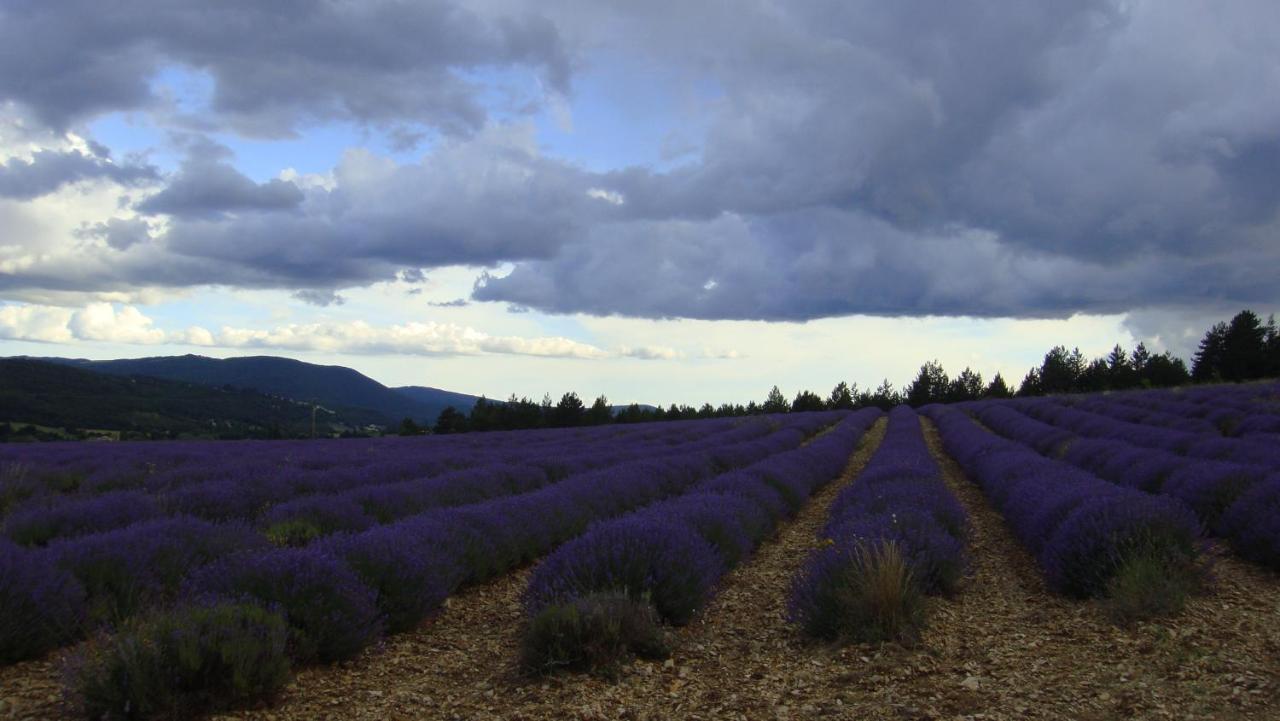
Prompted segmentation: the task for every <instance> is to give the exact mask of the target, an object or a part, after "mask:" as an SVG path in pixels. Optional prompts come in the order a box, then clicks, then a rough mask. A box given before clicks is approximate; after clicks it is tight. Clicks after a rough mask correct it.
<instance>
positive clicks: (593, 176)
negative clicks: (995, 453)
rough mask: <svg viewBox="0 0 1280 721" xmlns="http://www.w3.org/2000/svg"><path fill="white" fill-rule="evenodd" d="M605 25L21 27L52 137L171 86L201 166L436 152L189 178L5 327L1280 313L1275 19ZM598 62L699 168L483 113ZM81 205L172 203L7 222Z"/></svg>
mask: <svg viewBox="0 0 1280 721" xmlns="http://www.w3.org/2000/svg"><path fill="white" fill-rule="evenodd" d="M607 5H608V4H596V3H580V2H574V1H571V0H553V1H551V2H547V3H539V4H538V5H537V8H536V12H528V11H525V10H520V9H513V8H509V7H507V6H506V4H505V3H503V2H501V1H498V2H492V3H484V4H482V6H477V8H479V9H464V8H463V7H462V6H460V5H451V4H449V3H447V2H440V3H431V4H425V5H423V4H406V3H394V2H379V3H367V4H366V3H361V4H340V3H320V2H307V1H303V2H298V3H286V4H270V3H269V4H265V5H264V4H260V3H242V2H229V3H218V4H217V6H216V8H213V9H210V8H208V7H207V6H206V5H205V4H199V5H197V4H195V3H151V2H141V1H139V2H134V3H127V4H126V6H125V8H124V9H123V10H122V11H121V12H119V13H112V14H111V16H110V17H108V18H106V19H101V18H100V15H101V13H94V12H90V11H88V10H84V11H82V12H76V11H74V9H72V10H68V6H66V5H65V4H39V3H21V4H17V5H14V6H12V7H9V8H7V9H6V10H5V11H3V12H4V14H5V17H4V22H3V23H0V28H2V29H0V46H3V47H6V48H8V49H7V50H6V52H5V53H4V54H3V55H0V98H2V99H4V100H6V101H8V102H11V103H18V104H20V105H21V106H22V107H23V108H25V109H26V110H27V111H29V112H30V113H32V114H34V117H36V118H38V119H39V120H40V122H43V123H45V124H46V125H47V126H48V127H50V128H55V129H56V128H66V127H71V126H74V125H75V124H76V123H78V122H83V121H84V120H85V119H88V118H92V117H95V116H96V115H98V114H101V113H104V112H110V111H117V110H135V111H140V112H150V113H154V114H157V115H160V114H164V113H169V114H170V115H172V113H174V112H176V111H174V110H173V108H171V107H169V106H166V104H165V100H164V98H162V97H157V95H156V93H155V91H154V89H153V86H152V84H151V79H152V78H153V77H154V76H155V74H156V73H157V72H160V71H161V70H163V69H164V68H165V67H168V66H172V65H175V64H176V65H180V66H182V67H186V68H190V69H194V70H195V71H198V72H199V73H202V74H203V75H205V76H207V77H208V78H209V79H210V82H211V88H212V90H211V95H210V100H209V107H208V108H207V109H206V112H205V113H204V114H203V115H202V116H201V118H200V120H201V122H202V123H203V124H204V126H205V128H206V129H207V130H208V131H209V132H213V131H219V132H233V133H239V134H242V135H246V136H268V137H282V136H287V135H289V134H290V133H304V134H305V132H306V129H307V128H308V127H309V126H310V125H313V124H315V123H321V122H327V121H333V120H344V121H351V122H358V123H364V124H368V125H371V126H375V127H381V128H385V129H388V131H392V130H396V129H399V131H403V130H404V129H405V128H412V127H420V128H425V129H427V130H429V131H430V132H432V133H434V134H436V136H438V137H439V138H440V140H439V142H437V143H435V144H434V145H433V146H432V148H431V150H430V151H429V152H427V153H426V154H425V155H423V157H422V158H421V160H420V162H413V163H407V162H399V161H396V160H392V159H390V158H386V157H380V156H378V155H375V154H374V153H372V152H369V151H367V150H352V151H349V152H348V153H347V154H346V155H345V156H344V157H343V158H342V160H341V161H340V162H339V163H338V165H337V166H336V167H335V168H333V170H332V172H331V173H330V174H329V176H328V177H327V178H325V180H324V182H323V183H319V182H317V183H305V182H295V181H294V180H287V179H284V178H279V179H273V180H269V181H267V182H262V183H258V182H254V181H253V180H251V179H249V178H248V177H246V176H245V175H244V174H243V173H242V172H241V171H240V170H238V169H237V168H236V166H235V164H234V160H233V159H231V158H227V157H221V156H210V157H196V156H195V155H193V157H192V158H189V159H188V161H187V162H186V163H185V164H184V165H183V166H182V167H181V168H179V169H178V171H177V172H175V173H174V174H172V175H171V176H169V177H167V178H165V179H164V182H163V187H160V188H158V189H156V190H155V191H154V192H152V193H150V194H149V195H146V197H144V198H142V199H141V200H139V201H138V202H136V204H135V205H134V206H132V208H133V210H134V211H136V212H137V213H139V214H141V215H144V216H146V217H148V218H151V219H152V222H153V223H155V232H154V233H150V234H149V233H145V232H139V228H138V227H137V226H136V225H134V226H128V227H126V226H124V225H121V224H122V223H125V222H135V223H136V222H137V221H134V220H132V216H129V215H122V216H120V217H117V218H103V219H102V220H101V223H102V226H101V230H99V231H97V234H96V235H94V234H92V233H90V237H91V238H96V240H97V241H98V242H96V243H86V242H85V239H84V238H81V239H80V240H79V241H78V244H75V245H74V247H73V246H72V245H68V246H67V247H66V248H62V249H54V250H52V251H50V250H49V249H47V248H41V249H39V250H38V251H37V249H34V248H28V247H26V246H24V244H23V243H24V241H23V240H21V239H18V240H16V241H11V242H10V243H9V246H10V248H9V249H8V250H7V251H6V252H7V253H8V254H9V256H10V261H9V266H7V267H10V268H12V269H13V270H6V271H0V293H5V292H9V293H10V294H13V293H18V292H26V293H30V292H33V291H68V290H80V291H96V292H110V291H120V290H122V289H128V288H134V287H139V286H142V287H190V286H202V285H224V286H232V287H243V288H282V289H287V290H290V291H295V292H300V293H304V294H310V295H308V296H302V297H312V298H315V299H316V301H317V302H324V301H325V300H326V299H330V302H332V301H331V299H333V298H336V297H337V296H336V295H335V294H336V292H337V291H340V290H342V289H344V288H351V287H357V286H366V285H370V284H373V283H377V282H380V281H387V280H392V279H395V278H398V277H401V275H402V274H403V273H405V272H420V270H421V269H423V268H427V269H430V268H437V267H443V266H453V265H471V266H484V267H496V266H498V265H499V264H503V263H513V264H514V270H513V271H512V272H510V273H509V274H506V275H502V276H498V275H495V274H488V273H486V274H484V275H482V276H481V277H480V278H479V280H478V282H477V284H476V287H475V290H474V292H473V295H472V300H475V301H490V302H500V303H505V304H508V305H509V306H510V307H515V308H533V309H538V310H543V311H548V312H556V313H588V314H594V315H602V316H608V315H622V316H634V317H645V318H668V317H683V318H702V319H757V320H797V321H803V320H808V319H814V318H822V317H831V316H841V315H849V314H873V315H895V316H896V315H949V316H959V315H963V316H983V317H1061V316H1066V315H1070V314H1073V313H1079V312H1088V313H1118V312H1125V311H1131V310H1134V309H1156V310H1158V309H1162V308H1163V309H1169V308H1185V307H1191V306H1203V305H1205V304H1215V305H1220V304H1224V303H1227V304H1235V305H1266V304H1273V303H1275V302H1276V301H1277V300H1280V279H1278V277H1277V276H1276V274H1275V273H1274V268H1276V267H1280V242H1278V239H1280V45H1278V44H1276V43H1275V42H1274V39H1273V37H1272V34H1273V33H1272V29H1273V28H1275V27H1280V5H1277V4H1276V3H1274V2H1269V1H1267V0H1242V1H1241V2H1233V3H1230V4H1226V5H1215V6H1209V5H1205V4H1204V3H1200V2H1193V1H1192V0H1167V1H1162V2H1155V1H1153V0H1137V1H1126V2H1120V1H1119V0H1115V1H1108V0H1090V1H1088V2H1079V3H1065V4H1064V3H1057V2H1050V1H1049V0H1038V1H1033V2H1010V1H1001V2H997V1H995V0H985V1H979V2H975V3H965V4H951V5H945V4H939V3H936V2H926V1H925V0H906V1H904V2H895V3H882V2H871V1H870V0H867V1H864V2H848V3H840V4H836V5H822V4H817V5H810V4H800V5H797V4H794V3H772V2H766V3H762V4H756V5H752V6H751V7H750V8H743V7H741V6H737V5H724V4H717V3H692V4H690V3H680V4H679V5H676V4H674V3H672V4H664V3H654V4H645V5H643V6H637V5H627V6H621V7H608V6H607ZM55 8H56V9H55ZM95 18H96V19H95ZM605 47H607V48H609V49H610V53H612V54H613V55H614V56H616V57H621V58H625V59H628V60H629V61H631V62H635V63H639V64H642V65H645V66H646V67H649V66H652V67H653V68H655V69H656V70H655V72H656V71H657V70H660V71H661V72H663V73H666V76H669V77H672V78H676V79H678V80H679V81H682V82H687V83H688V84H689V85H690V86H691V87H694V88H696V89H697V91H696V92H695V96H696V97H697V102H696V103H694V104H693V106H692V109H689V110H686V111H682V112H685V113H686V115H685V116H681V117H680V118H679V119H680V120H681V121H686V125H687V127H684V128H682V129H681V130H682V132H683V133H684V134H685V135H688V134H689V133H691V132H694V131H693V130H692V129H698V130H697V135H698V137H697V139H696V140H695V141H694V142H693V143H692V145H691V147H692V148H693V150H692V151H690V152H684V151H682V154H681V155H680V157H681V158H683V160H682V161H681V163H679V164H676V165H670V166H663V167H661V168H659V167H658V166H657V165H651V166H645V165H637V166H632V167H621V168H614V169H610V170H599V171H597V170H588V169H585V168H583V167H581V166H579V165H577V164H574V163H572V162H569V161H567V160H564V159H561V158H557V157H556V156H554V155H551V154H548V153H547V152H545V150H544V149H543V148H542V147H541V146H540V145H539V143H538V139H537V137H536V135H535V130H534V128H533V126H532V125H531V124H529V123H527V122H525V121H523V120H521V119H520V114H519V113H516V117H515V118H512V117H510V116H509V115H505V116H503V117H501V118H500V117H498V116H499V115H500V114H499V113H495V109H496V106H495V104H494V103H495V102H496V101H494V100H493V99H492V98H491V97H490V96H487V95H486V94H485V93H484V92H482V91H483V88H481V87H480V85H481V84H482V83H479V82H478V81H477V80H476V78H477V77H478V75H477V73H480V74H483V71H484V70H485V69H493V68H498V69H500V70H502V71H504V72H511V73H516V74H517V75H518V74H519V73H526V74H528V76H529V77H533V78H537V79H538V82H539V83H541V84H542V85H541V87H544V88H546V89H548V90H547V91H546V92H533V93H530V94H529V98H531V100H530V102H531V103H532V104H533V105H534V106H540V105H546V104H548V103H550V102H551V100H549V99H548V98H549V97H550V96H551V95H557V96H560V95H563V96H568V97H570V98H572V97H573V93H574V92H575V88H576V87H578V86H577V84H575V82H574V80H575V77H576V76H577V75H579V74H581V73H586V72H590V68H591V64H592V62H596V63H601V62H604V60H603V59H602V58H604V55H602V54H601V52H600V49H601V48H605ZM6 64H7V67H6ZM19 68H20V69H19ZM584 128H585V126H584V125H583V123H581V122H575V123H574V132H586V130H584ZM399 131H397V132H399ZM130 172H134V173H138V175H134V176H130V175H129V173H130ZM87 177H97V178H103V179H105V180H111V181H113V182H117V183H120V184H121V185H122V187H123V186H130V185H131V184H136V183H137V182H140V181H141V180H148V181H154V180H155V178H154V177H151V176H148V175H147V174H146V171H145V170H144V169H133V170H128V169H126V168H124V167H117V166H114V165H108V164H106V161H103V160H101V159H98V158H95V157H90V156H85V155H77V156H75V157H72V156H69V155H67V156H36V157H35V159H34V160H32V161H30V162H29V163H24V162H23V161H16V160H11V161H8V162H6V164H5V165H4V169H3V170H0V196H5V197H8V198H16V199H22V198H29V197H33V195H36V194H41V193H47V192H51V191H52V190H56V189H58V188H62V187H63V186H64V185H65V184H66V183H69V182H73V181H74V180H75V179H77V178H87ZM113 223H115V225H114V226H113V225H112V224H113ZM95 227H97V226H95ZM113 228H114V230H113ZM377 342H378V343H391V344H393V345H394V343H395V342H396V341H395V340H394V339H393V338H384V339H382V340H380V341H377Z"/></svg>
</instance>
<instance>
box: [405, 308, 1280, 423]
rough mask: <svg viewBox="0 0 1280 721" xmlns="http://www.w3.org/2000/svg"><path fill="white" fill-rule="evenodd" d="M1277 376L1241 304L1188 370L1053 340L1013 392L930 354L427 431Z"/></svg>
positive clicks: (488, 406) (530, 404)
mask: <svg viewBox="0 0 1280 721" xmlns="http://www.w3.org/2000/svg"><path fill="white" fill-rule="evenodd" d="M1274 376H1280V329H1277V327H1276V322H1275V319H1274V318H1269V319H1268V320H1267V322H1266V323H1263V322H1262V321H1261V319H1260V318H1259V317H1258V316H1257V315H1256V314H1255V313H1253V312H1252V311H1249V310H1243V311H1241V312H1240V313H1238V314H1236V316H1235V317H1234V318H1232V319H1231V320H1230V321H1229V322H1221V323H1217V324H1215V325H1214V326H1213V327H1212V328H1210V329H1209V330H1208V332H1206V333H1205V336H1204V339H1203V340H1201V341H1200V347H1199V350H1198V351H1197V352H1196V354H1195V357H1194V359H1193V362H1192V366H1191V369H1190V370H1188V369H1187V365H1186V363H1185V362H1183V360H1182V359H1181V358H1178V357H1176V356H1174V355H1172V354H1171V353H1169V352H1168V351H1165V352H1164V353H1152V352H1151V351H1150V350H1148V349H1147V347H1146V344H1144V343H1139V344H1138V345H1137V347H1135V348H1134V349H1133V350H1132V351H1130V350H1127V349H1125V348H1124V347H1122V346H1120V345H1119V344H1117V345H1116V346H1115V347H1114V348H1112V349H1111V352H1110V353H1109V354H1107V355H1106V356H1105V357H1101V358H1094V359H1092V360H1088V359H1086V358H1085V356H1084V354H1082V353H1081V352H1080V349H1079V348H1073V349H1071V350H1067V348H1066V346H1061V345H1059V346H1054V347H1053V348H1051V349H1050V350H1049V352H1048V353H1045V355H1044V360H1043V361H1042V362H1041V363H1040V365H1039V366H1038V367H1035V368H1032V369H1030V370H1029V371H1027V374H1026V376H1025V377H1023V379H1022V383H1021V384H1019V386H1018V388H1017V389H1016V391H1015V390H1014V389H1013V388H1011V387H1010V386H1009V385H1008V383H1007V382H1006V381H1005V379H1004V378H1003V377H1002V376H1001V375H1000V374H999V373H996V374H995V376H993V377H992V378H991V380H990V382H987V381H984V380H983V377H982V374H981V373H978V372H977V371H974V370H973V369H972V368H965V369H964V370H962V371H960V373H959V374H958V375H957V376H956V377H954V378H952V377H950V376H949V375H948V374H947V372H946V370H944V369H943V367H942V364H941V363H939V362H938V361H936V360H932V361H928V362H926V363H925V364H924V365H922V366H920V371H919V373H917V374H916V377H915V379H914V380H912V381H911V382H910V383H909V384H907V386H906V387H905V388H904V389H902V390H901V391H899V390H897V389H895V388H894V386H893V384H892V383H890V382H889V380H888V379H885V380H884V381H882V382H881V383H880V385H878V386H876V387H875V388H866V389H862V388H859V387H858V384H856V383H853V384H850V383H846V382H844V381H841V382H840V383H837V384H836V386H835V387H834V388H832V389H831V392H830V393H828V394H827V395H826V396H825V397H823V396H820V395H818V394H817V393H814V392H812V391H808V390H802V391H800V392H799V393H797V394H796V396H795V397H794V398H793V399H791V400H789V401H788V400H787V397H786V396H785V395H784V394H783V393H782V391H781V390H779V388H778V387H777V386H774V387H773V388H772V389H770V391H769V393H768V395H767V396H766V397H765V399H764V401H763V402H762V403H757V402H756V401H750V402H749V403H747V404H746V405H743V404H741V403H737V404H734V403H723V404H721V405H719V406H713V405H712V404H710V403H704V404H702V406H700V407H697V408H695V407H693V406H690V405H677V404H675V403H672V404H671V405H670V406H669V407H667V408H662V407H660V406H659V407H657V408H653V407H649V406H641V405H638V404H634V403H633V404H631V405H629V406H626V407H625V408H621V409H618V410H617V411H616V412H615V410H614V409H613V407H612V406H610V405H609V399H608V398H606V397H604V396H599V397H597V398H596V399H595V401H594V402H593V403H592V404H591V405H589V406H588V405H586V404H585V403H584V402H583V401H582V399H581V398H580V397H578V394H577V393H573V392H569V393H565V394H564V395H563V396H561V397H560V400H559V402H554V401H552V399H551V396H550V395H544V396H543V397H542V401H541V402H538V403H535V402H534V401H532V400H530V399H529V398H527V397H516V396H515V395H512V396H511V397H510V398H508V399H507V400H506V401H505V402H503V401H491V400H488V399H486V398H483V397H482V398H480V400H478V401H476V404H475V406H474V407H473V408H472V409H471V412H470V414H467V413H464V412H462V411H460V410H458V409H456V408H454V407H452V406H450V407H448V408H446V409H444V411H442V412H441V413H440V416H439V418H437V420H436V423H435V425H434V426H433V427H431V429H430V430H431V431H432V432H435V433H465V432H468V431H497V430H517V429H528V428H572V427H576V426H598V425H603V424H608V423H642V422H649V421H679V420H691V419H697V418H724V417H731V416H753V415H761V414H765V413H791V412H800V411H821V410H840V409H844V410H854V409H858V408H865V407H868V406H876V407H878V408H882V409H885V410H888V409H889V408H892V407H894V406H896V405H900V404H902V403H906V404H908V405H911V406H916V407H918V406H923V405H928V404H930V403H956V402H959V401H971V400H980V399H984V398H1012V397H1013V396H1015V395H1018V396H1038V395H1046V394H1050V393H1092V392H1099V391H1108V390H1128V389H1134V388H1169V387H1173V386H1180V385H1185V384H1187V383H1192V382H1195V383H1214V382H1227V381H1235V382H1238V381H1247V380H1254V379H1258V378H1268V377H1274ZM426 431H427V429H426V428H424V427H421V426H419V425H418V424H416V423H414V422H413V421H412V420H410V419H407V418H406V419H405V421H404V423H402V425H401V428H400V432H401V434H403V435H412V434H416V433H424V432H426Z"/></svg>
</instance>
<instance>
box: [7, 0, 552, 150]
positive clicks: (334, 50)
mask: <svg viewBox="0 0 1280 721" xmlns="http://www.w3.org/2000/svg"><path fill="white" fill-rule="evenodd" d="M0 19H3V22H0V48H4V50H3V51H0V95H3V96H4V97H5V98H7V99H11V100H14V101H17V102H19V103H22V104H23V105H25V106H27V107H29V108H31V109H32V110H33V111H34V112H35V113H36V114H37V116H38V117H40V118H41V119H43V120H44V121H45V122H46V123H48V124H50V125H52V126H55V127H58V128H60V129H65V128H68V127H70V126H71V125H72V124H73V123H74V122H76V121H78V120H84V119H85V118H88V117H91V116H93V115H95V114H99V113H102V112H107V111H112V110H135V109H147V108H152V109H154V108H158V107H160V106H163V105H164V103H165V99H164V98H163V97H161V96H159V95H158V94H157V93H156V91H155V89H154V87H153V85H152V80H153V78H154V76H155V74H156V73H157V72H159V71H161V70H164V69H167V68H172V67H181V68H186V69H189V70H192V71H196V72H199V73H203V74H206V75H207V76H208V77H209V78H210V79H211V80H212V82H213V86H214V90H213V95H212V98H211V100H210V105H211V107H210V108H209V111H210V115H209V116H208V117H204V118H201V119H200V121H201V122H204V123H213V124H216V125H219V126H227V127H231V128H233V129H235V130H237V131H239V132H242V133H246V134H250V135H257V136H265V137H281V136H288V135H290V134H292V133H293V132H295V131H296V130H297V129H298V126H299V125H303V124H307V123H314V122H318V121H324V120H333V119H338V120H355V121H360V122H369V123H375V124H387V125H393V126H395V125H401V124H405V123H422V124H426V125H429V126H431V127H434V128H438V129H442V130H445V131H447V132H451V133H468V132H471V131H474V130H476V129H478V128H480V127H481V126H483V124H484V122H485V119H486V117H487V111H486V109H485V107H484V105H483V104H482V103H481V102H480V101H479V100H478V99H477V97H476V90H477V89H476V88H475V87H473V86H472V84H471V83H469V82H468V81H467V80H466V79H465V77H463V74H464V73H465V71H468V70H474V69H478V68H482V67H491V66H500V67H514V66H527V67H530V68H532V69H534V70H536V71H538V72H540V73H541V75H542V77H543V78H545V82H546V83H547V84H548V85H549V86H551V87H553V88H556V89H558V90H561V91H565V90H567V89H568V87H569V78H570V60H569V58H568V56H567V55H566V51H565V49H564V47H563V46H562V43H561V41H560V38H559V36H558V33H557V30H556V27H555V26H554V25H553V24H552V23H551V22H550V21H548V20H546V19H545V18H542V17H539V16H537V15H535V14H532V13H528V12H512V13H509V14H505V15H503V16H501V17H484V16H481V15H479V14H477V13H475V12H473V11H471V10H468V9H467V8H466V7H465V6H464V5H462V4H454V3H449V2H425V3H420V2H397V1H386V0H382V1H377V2H329V1H327V0H285V1H282V2H269V3H263V2H258V1H257V0H228V1H227V2H217V3H206V2H169V1H168V0H131V1H130V2H123V3H112V4H111V5H110V6H109V7H108V6H103V5H102V4H101V3H99V2H95V1H94V0H73V1H72V2H59V3H40V2H23V1H20V0H13V1H9V0H7V1H6V2H4V3H3V4H2V5H0Z"/></svg>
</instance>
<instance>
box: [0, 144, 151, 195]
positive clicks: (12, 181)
mask: <svg viewBox="0 0 1280 721" xmlns="http://www.w3.org/2000/svg"><path fill="white" fill-rule="evenodd" d="M101 150H102V148H101V146H98V147H97V149H95V152H97V153H98V154H97V155H86V154H84V153H81V152H80V151H78V150H71V151H66V152H60V151H56V150H37V151H36V152H34V153H32V154H31V160H29V161H28V160H23V159H21V158H10V159H8V160H6V161H3V162H0V198H12V199H15V200H31V199H32V198H38V197H40V196H42V195H47V194H49V193H52V192H54V191H56V190H58V189H59V188H61V187H62V186H64V185H67V184H70V183H76V182H79V181H82V180H95V179H106V180H111V181H114V182H116V183H121V184H123V185H144V184H148V183H155V182H158V181H159V180H160V174H159V172H158V171H157V170H156V169H155V168H154V167H153V166H150V165H145V164H140V163H133V162H126V163H125V164H123V165H118V164H116V163H114V162H112V161H111V160H110V158H109V157H107V156H106V155H104V154H102V153H101V152H100V151H101Z"/></svg>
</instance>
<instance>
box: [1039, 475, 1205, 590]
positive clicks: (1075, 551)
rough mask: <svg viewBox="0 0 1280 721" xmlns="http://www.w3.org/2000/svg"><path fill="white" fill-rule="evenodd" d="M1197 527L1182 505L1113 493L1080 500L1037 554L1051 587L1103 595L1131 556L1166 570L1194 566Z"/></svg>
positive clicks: (1196, 549) (1196, 560) (1172, 571)
mask: <svg viewBox="0 0 1280 721" xmlns="http://www.w3.org/2000/svg"><path fill="white" fill-rule="evenodd" d="M1199 552H1200V529H1199V524H1198V522H1197V521H1196V518H1195V516H1194V515H1193V514H1192V513H1191V512H1190V511H1189V510H1188V509H1187V508H1186V507H1185V506H1183V505H1181V504H1179V503H1178V502H1176V501H1174V500H1172V499H1168V498H1159V497H1152V496H1136V495H1128V494H1125V495H1116V496H1111V497H1103V498H1094V499H1091V500H1088V501H1085V502H1084V503H1081V504H1080V505H1079V507H1077V508H1076V509H1075V510H1074V511H1072V513H1071V514H1070V515H1069V516H1067V518H1066V519H1065V520H1063V521H1062V523H1061V524H1060V525H1059V526H1058V528H1057V530H1056V531H1055V532H1054V534H1053V537H1052V538H1051V539H1050V540H1049V542H1048V543H1047V544H1046V545H1045V546H1044V549H1043V550H1042V551H1041V553H1040V565H1041V567H1042V568H1043V569H1044V571H1045V578H1046V580H1047V581H1048V582H1049V586H1050V588H1052V589H1053V590H1055V591H1057V592H1059V593H1062V594H1064V595H1067V596H1072V597H1076V598H1089V597H1093V596H1102V595H1105V591H1106V589H1107V584H1108V582H1109V581H1111V579H1112V577H1113V576H1114V575H1115V574H1116V572H1117V571H1118V570H1119V569H1120V568H1121V567H1123V566H1124V565H1125V564H1126V563H1127V562H1129V561H1130V560H1131V559H1133V558H1136V557H1140V558H1144V559H1155V560H1157V561H1159V562H1160V563H1161V564H1162V565H1163V567H1164V568H1166V569H1167V570H1168V571H1169V572H1171V573H1175V572H1179V571H1181V570H1190V569H1193V568H1194V567H1195V566H1196V564H1197V562H1198V558H1199Z"/></svg>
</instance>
